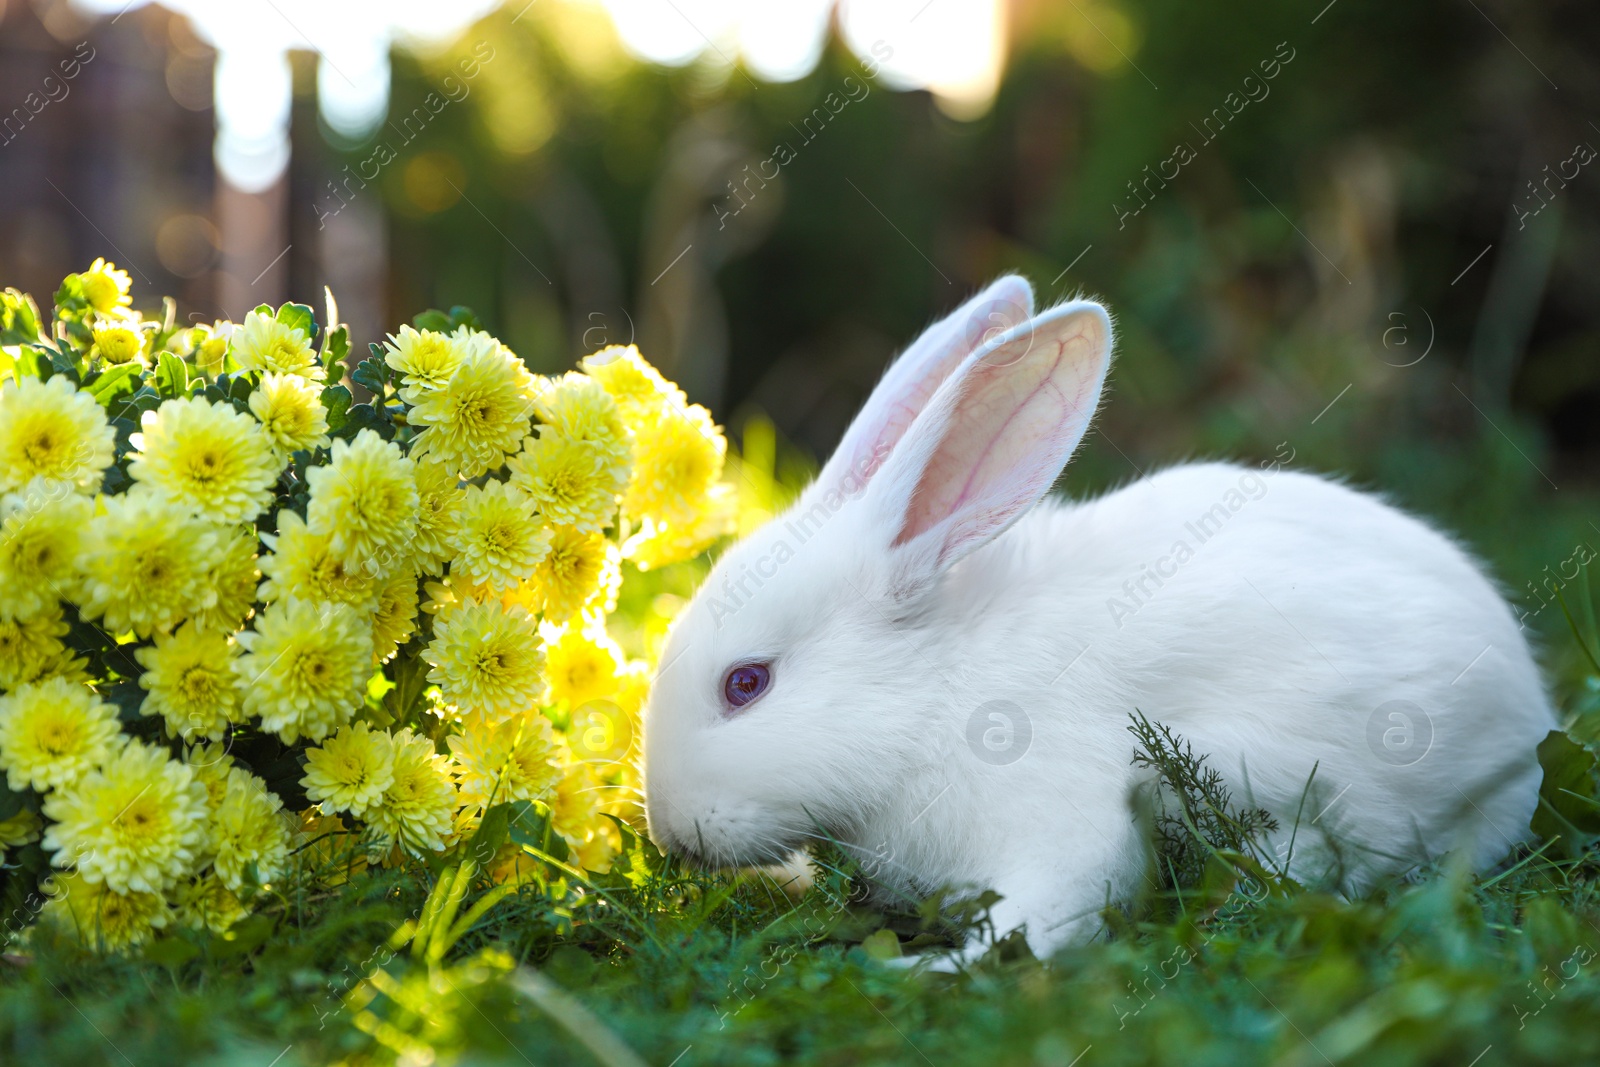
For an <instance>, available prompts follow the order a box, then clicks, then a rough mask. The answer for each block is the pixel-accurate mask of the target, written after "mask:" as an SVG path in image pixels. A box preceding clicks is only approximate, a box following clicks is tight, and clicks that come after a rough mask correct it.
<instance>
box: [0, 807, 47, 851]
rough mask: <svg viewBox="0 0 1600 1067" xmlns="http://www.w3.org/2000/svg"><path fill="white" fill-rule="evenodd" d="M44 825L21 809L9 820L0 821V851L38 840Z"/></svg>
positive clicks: (36, 817)
mask: <svg viewBox="0 0 1600 1067" xmlns="http://www.w3.org/2000/svg"><path fill="white" fill-rule="evenodd" d="M43 830H44V823H42V822H40V821H39V816H38V815H37V814H35V813H34V812H31V811H29V810H28V809H27V808H23V809H22V810H21V811H19V812H17V813H16V814H15V815H13V816H11V818H9V819H0V851H4V850H6V849H11V848H16V847H18V846H19V845H27V844H31V843H32V842H34V841H37V840H39V835H40V833H42V832H43Z"/></svg>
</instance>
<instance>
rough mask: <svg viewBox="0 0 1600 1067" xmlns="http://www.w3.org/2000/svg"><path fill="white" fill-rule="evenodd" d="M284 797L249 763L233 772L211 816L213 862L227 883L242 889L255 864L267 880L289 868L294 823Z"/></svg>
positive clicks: (259, 881)
mask: <svg viewBox="0 0 1600 1067" xmlns="http://www.w3.org/2000/svg"><path fill="white" fill-rule="evenodd" d="M313 751H314V750H313ZM282 810H283V801H282V800H280V799H279V798H278V794H276V793H274V792H272V791H271V790H269V789H268V788H267V784H266V783H265V782H263V781H262V780H261V779H259V778H257V777H256V776H255V775H253V774H251V773H250V772H249V771H247V770H245V769H244V768H243V767H233V768H231V769H229V771H228V778H227V782H226V785H225V786H224V788H223V793H222V801H221V803H219V804H218V805H217V807H216V810H215V811H214V813H213V815H212V819H211V840H210V843H209V845H210V851H211V862H212V865H213V867H214V868H215V870H216V872H217V878H218V879H219V880H220V881H221V882H222V884H223V885H225V886H227V887H228V888H229V889H232V890H234V891H235V892H237V891H238V890H239V889H241V888H243V887H244V885H245V884H246V882H248V881H249V879H248V878H247V877H246V874H247V871H248V868H249V867H250V866H251V865H254V866H255V882H256V884H258V885H265V884H267V883H268V882H271V881H273V880H274V879H276V878H278V877H279V876H280V875H281V874H283V872H284V871H286V870H288V868H289V828H288V826H287V825H285V823H284V820H283V816H282V815H281V814H280V813H281V812H282Z"/></svg>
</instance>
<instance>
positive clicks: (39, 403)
mask: <svg viewBox="0 0 1600 1067" xmlns="http://www.w3.org/2000/svg"><path fill="white" fill-rule="evenodd" d="M114 442H115V434H113V433H112V430H111V426H110V424H108V423H107V422H106V414H105V412H104V411H103V410H101V408H100V405H99V404H97V403H95V400H94V397H92V396H90V395H89V394H88V393H80V392H79V391H78V390H77V387H75V386H74V385H73V384H72V382H71V381H70V380H68V378H67V377H66V375H63V374H57V375H55V376H54V377H52V378H51V379H50V380H49V381H44V382H41V381H39V379H37V378H23V379H22V380H20V381H18V380H17V379H16V378H7V379H6V380H5V381H4V382H0V492H4V493H11V492H15V491H16V490H18V489H21V488H22V487H23V486H25V485H27V484H28V483H29V482H30V481H32V480H33V479H35V478H43V479H45V480H46V481H47V482H51V483H61V484H66V485H70V486H72V487H73V488H75V489H77V490H79V491H80V492H84V493H88V494H90V495H91V496H92V495H94V494H95V493H97V492H99V491H100V480H101V477H102V476H103V475H104V473H105V469H106V468H107V467H109V466H111V462H112V460H113V459H115V458H116V453H115V450H114V448H113V445H114Z"/></svg>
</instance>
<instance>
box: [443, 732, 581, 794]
mask: <svg viewBox="0 0 1600 1067" xmlns="http://www.w3.org/2000/svg"><path fill="white" fill-rule="evenodd" d="M465 725H466V729H465V730H464V731H463V732H462V733H459V734H452V735H450V737H449V738H448V739H447V740H446V742H445V743H446V744H448V745H449V746H450V752H451V754H452V755H453V756H455V760H456V783H457V785H458V786H459V787H460V790H461V801H462V803H464V804H466V805H468V806H469V807H488V806H489V805H491V804H502V803H505V802H506V801H509V800H549V794H550V791H551V790H552V789H554V788H555V785H556V783H557V782H558V781H560V779H561V768H560V766H559V765H558V763H557V761H558V760H559V759H560V757H561V747H560V745H559V744H557V742H556V737H555V731H553V730H552V729H551V728H550V720H549V719H546V718H545V717H544V716H543V715H540V714H538V713H537V712H533V713H530V714H526V715H520V716H517V717H516V718H514V719H510V720H507V721H505V722H501V723H499V724H497V725H494V724H491V723H490V721H488V720H486V719H482V718H474V719H469V720H468V721H467V723H466V724H465Z"/></svg>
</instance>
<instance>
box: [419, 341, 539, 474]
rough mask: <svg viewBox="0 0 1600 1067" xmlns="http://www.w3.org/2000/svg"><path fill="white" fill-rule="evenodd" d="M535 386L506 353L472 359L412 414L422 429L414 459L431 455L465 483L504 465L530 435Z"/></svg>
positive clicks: (485, 353) (476, 355)
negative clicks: (532, 395)
mask: <svg viewBox="0 0 1600 1067" xmlns="http://www.w3.org/2000/svg"><path fill="white" fill-rule="evenodd" d="M531 382H532V375H530V374H529V373H528V371H527V368H526V367H524V366H523V365H522V362H521V361H520V360H518V359H517V358H516V357H515V356H512V355H511V354H510V353H508V352H506V351H504V350H503V349H498V348H497V349H496V350H494V351H488V350H484V351H479V352H475V353H473V354H471V355H469V356H468V357H467V358H466V359H465V360H463V361H462V363H461V366H459V367H457V368H456V371H455V373H454V374H452V375H451V376H450V380H449V381H448V382H446V383H445V384H444V385H442V386H440V387H439V388H438V389H433V390H429V391H428V393H427V395H426V396H424V397H422V398H421V400H419V401H418V403H417V406H416V407H414V408H412V409H411V412H410V414H409V416H408V418H409V420H410V422H411V424H412V425H413V426H417V427H421V428H422V432H421V433H420V434H418V435H417V438H416V442H415V443H414V444H413V445H412V449H411V454H412V455H413V456H416V457H418V458H421V457H422V456H425V455H426V456H431V457H432V458H434V459H435V460H437V461H439V462H441V463H443V464H444V465H445V467H446V468H447V469H449V470H450V471H452V472H454V473H457V474H459V475H460V476H461V477H463V478H476V477H478V475H480V474H483V473H484V472H485V471H489V470H493V469H494V468H496V467H499V466H501V465H502V464H503V463H505V459H506V454H507V453H510V452H515V451H516V450H517V449H518V448H519V447H520V446H521V444H522V439H523V438H524V437H525V436H527V433H528V418H529V415H530V414H531V413H532V411H533V401H532V399H531V398H530V397H529V395H528V394H529V392H530V383H531Z"/></svg>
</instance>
